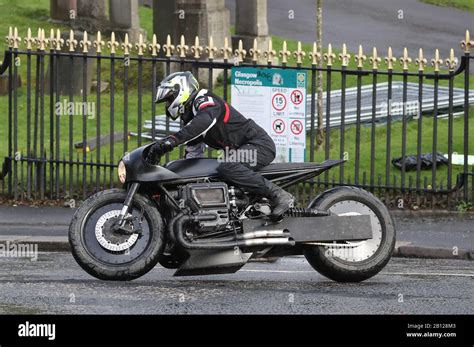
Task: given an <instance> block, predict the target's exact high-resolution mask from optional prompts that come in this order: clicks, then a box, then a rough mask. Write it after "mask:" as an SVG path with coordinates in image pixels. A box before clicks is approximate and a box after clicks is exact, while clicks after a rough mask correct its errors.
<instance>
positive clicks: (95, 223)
mask: <svg viewBox="0 0 474 347" xmlns="http://www.w3.org/2000/svg"><path fill="white" fill-rule="evenodd" d="M126 196H127V192H126V191H125V190H122V189H110V190H105V191H102V192H99V193H97V194H95V195H93V196H91V197H90V198H88V199H87V200H86V201H84V203H83V204H82V205H81V207H80V208H79V209H78V210H77V211H76V213H75V214H74V216H73V218H72V221H71V224H70V226H69V244H70V245H71V250H72V254H73V256H74V258H75V259H76V261H77V263H78V264H79V265H80V266H81V267H82V268H83V269H84V270H85V271H86V272H87V273H89V274H90V275H92V276H94V277H96V278H99V279H103V280H114V281H127V280H132V279H135V278H138V277H140V276H143V275H144V274H146V273H147V272H148V271H150V270H151V269H152V268H153V267H154V266H155V265H156V263H157V262H158V259H159V256H160V254H161V252H162V251H163V246H164V242H163V238H164V234H163V221H162V219H161V215H160V213H159V212H158V210H157V209H156V205H155V204H154V203H153V202H152V201H150V200H149V199H148V198H146V197H144V196H142V195H140V194H135V196H134V198H133V201H132V204H131V206H130V209H129V215H128V216H127V217H128V218H127V219H128V223H130V225H129V226H130V227H131V228H132V229H133V230H137V233H133V234H120V233H117V232H115V231H114V230H113V228H112V226H113V225H114V222H116V221H117V220H118V216H119V214H120V210H121V209H122V207H123V203H124V201H125V198H126ZM140 230H141V231H140Z"/></svg>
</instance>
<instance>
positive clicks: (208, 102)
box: [193, 89, 218, 111]
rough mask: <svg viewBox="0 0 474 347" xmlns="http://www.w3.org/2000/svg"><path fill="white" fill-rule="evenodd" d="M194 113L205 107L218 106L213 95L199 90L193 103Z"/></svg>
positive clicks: (204, 90) (205, 90)
mask: <svg viewBox="0 0 474 347" xmlns="http://www.w3.org/2000/svg"><path fill="white" fill-rule="evenodd" d="M193 106H194V110H195V111H200V110H203V109H205V108H206V107H213V106H218V102H217V100H216V97H215V95H213V94H212V93H210V92H209V91H208V90H207V89H201V90H200V91H199V92H198V93H197V95H196V97H195V98H194V101H193Z"/></svg>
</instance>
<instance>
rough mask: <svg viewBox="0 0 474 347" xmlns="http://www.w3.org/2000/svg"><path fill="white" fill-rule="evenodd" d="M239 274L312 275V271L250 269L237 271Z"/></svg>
mask: <svg viewBox="0 0 474 347" xmlns="http://www.w3.org/2000/svg"><path fill="white" fill-rule="evenodd" d="M239 272H274V273H284V274H291V273H314V271H300V270H250V269H246V270H245V269H244V270H239Z"/></svg>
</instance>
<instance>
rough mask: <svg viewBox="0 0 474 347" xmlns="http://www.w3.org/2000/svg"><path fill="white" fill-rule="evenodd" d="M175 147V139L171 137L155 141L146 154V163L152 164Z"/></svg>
mask: <svg viewBox="0 0 474 347" xmlns="http://www.w3.org/2000/svg"><path fill="white" fill-rule="evenodd" d="M176 145H177V142H176V138H175V137H174V136H173V135H171V136H167V137H165V138H163V139H161V140H158V141H156V142H155V143H154V144H153V145H152V146H151V147H150V150H149V152H148V156H147V162H148V163H150V164H154V163H156V162H157V161H158V159H159V158H160V157H161V156H162V155H163V154H165V153H168V152H171V151H172V150H173V148H175V147H176Z"/></svg>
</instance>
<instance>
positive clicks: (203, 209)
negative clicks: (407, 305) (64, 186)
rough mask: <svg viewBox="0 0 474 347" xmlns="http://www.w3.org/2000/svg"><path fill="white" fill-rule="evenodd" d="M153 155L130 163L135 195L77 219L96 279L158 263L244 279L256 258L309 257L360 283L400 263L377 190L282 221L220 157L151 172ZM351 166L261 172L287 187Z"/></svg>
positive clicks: (109, 199)
mask: <svg viewBox="0 0 474 347" xmlns="http://www.w3.org/2000/svg"><path fill="white" fill-rule="evenodd" d="M149 149H150V145H146V146H143V147H140V148H137V149H136V150H134V151H132V152H131V153H128V154H127V155H125V156H124V157H123V158H122V160H121V161H120V163H119V165H118V175H119V179H120V181H121V182H122V183H123V184H124V188H125V189H110V190H105V191H101V192H99V193H97V194H95V195H93V196H91V197H90V198H88V199H87V200H86V201H85V202H84V203H83V204H82V205H81V207H80V208H79V209H78V210H77V211H76V213H75V214H74V217H73V219H72V221H71V224H70V227H69V242H70V245H71V248H72V253H73V255H74V258H75V259H76V261H77V262H78V263H79V265H80V266H81V267H82V268H83V269H84V270H85V271H87V272H88V273H89V274H91V275H92V276H94V277H97V278H100V279H104V280H132V279H135V278H138V277H140V276H142V275H144V274H146V273H147V272H148V271H150V270H151V269H152V268H153V267H154V266H155V265H156V264H157V263H158V262H159V263H160V264H161V265H162V266H164V267H166V268H170V269H176V272H175V273H174V275H175V276H189V275H209V274H223V273H234V272H236V271H238V270H239V269H240V268H241V267H242V266H243V265H245V264H246V263H247V261H249V259H251V258H255V257H259V258H265V257H268V258H270V257H271V258H274V257H282V256H287V255H304V256H305V257H306V259H307V260H308V262H309V263H310V264H311V266H312V267H313V268H314V269H315V270H317V271H318V272H320V273H321V274H322V275H324V276H326V277H328V278H330V279H332V280H335V281H339V282H359V281H363V280H366V279H368V278H370V277H372V276H374V275H375V274H377V273H378V272H379V271H380V270H381V269H382V268H383V267H384V266H385V265H386V264H387V262H388V261H389V259H390V256H391V254H392V251H393V248H394V245H395V228H394V223H393V221H392V218H391V216H390V214H389V212H388V210H387V208H386V207H385V206H384V205H383V204H382V202H381V201H380V200H378V199H377V198H376V197H375V196H373V195H372V194H370V193H369V192H367V191H364V190H362V189H359V188H355V187H348V186H341V187H336V188H333V189H330V190H327V191H325V192H324V193H322V194H321V195H319V196H317V197H316V198H315V199H314V200H313V201H312V202H311V203H310V204H309V206H308V207H306V208H304V207H299V208H298V207H294V208H291V209H290V210H289V211H288V212H286V213H285V215H283V216H281V218H278V219H277V220H275V219H274V218H272V216H271V206H270V203H269V201H268V200H266V199H265V198H260V197H256V196H252V195H251V194H249V193H248V192H245V191H243V190H242V189H240V188H239V187H235V186H231V185H229V184H227V183H226V182H223V181H222V180H220V179H219V177H218V175H217V171H216V168H217V166H218V165H219V161H218V160H217V159H211V158H206V159H200V158H195V159H180V160H175V161H171V162H169V163H167V164H166V165H164V166H159V165H150V164H149V163H148V162H147V161H146V157H147V153H148V151H149ZM343 162H344V161H343V160H327V161H325V162H323V163H319V164H318V163H282V164H270V165H268V166H266V167H264V168H262V169H261V170H260V172H261V174H262V175H263V176H265V177H266V178H267V179H269V180H271V181H273V182H274V183H276V184H278V185H279V186H280V187H282V188H287V187H290V186H293V185H297V184H299V183H301V182H304V181H307V180H309V179H311V178H313V177H315V176H318V175H320V174H321V173H323V172H325V171H327V170H329V169H330V168H332V167H335V166H338V165H341V164H343Z"/></svg>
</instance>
